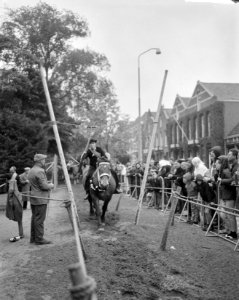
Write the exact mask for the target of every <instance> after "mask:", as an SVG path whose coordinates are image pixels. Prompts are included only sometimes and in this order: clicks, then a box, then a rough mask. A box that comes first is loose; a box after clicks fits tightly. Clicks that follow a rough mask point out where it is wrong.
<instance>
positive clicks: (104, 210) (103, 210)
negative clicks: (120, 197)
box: [101, 200, 109, 223]
mask: <svg viewBox="0 0 239 300" xmlns="http://www.w3.org/2000/svg"><path fill="white" fill-rule="evenodd" d="M108 204H109V200H105V201H104V205H103V207H102V215H101V221H102V223H105V213H106V211H107V207H108Z"/></svg>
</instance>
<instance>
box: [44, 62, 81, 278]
mask: <svg viewBox="0 0 239 300" xmlns="http://www.w3.org/2000/svg"><path fill="white" fill-rule="evenodd" d="M40 74H41V79H42V84H43V88H44V92H45V96H46V100H47V105H48V109H49V114H50V118H51V121H52V123H53V125H52V126H53V131H54V135H55V139H56V144H57V148H58V153H59V156H60V159H61V164H62V169H63V172H64V176H65V180H66V186H67V190H68V194H69V200H70V201H71V202H72V203H73V202H74V203H75V200H74V194H73V191H72V187H71V181H70V177H69V174H68V171H67V166H66V161H65V157H64V153H63V149H62V145H61V140H60V136H59V132H58V128H57V123H56V119H55V114H54V110H53V106H52V102H51V97H50V93H49V90H48V86H47V82H46V76H45V69H44V67H43V63H42V62H40ZM75 207H76V206H75V205H72V204H71V213H72V222H73V226H74V233H75V240H76V245H77V250H78V251H77V254H78V259H79V262H80V264H81V266H82V272H83V274H84V275H85V276H86V267H85V262H84V257H83V253H82V249H81V243H80V238H79V235H80V233H79V228H78V225H77V220H76V214H77V211H75V209H74V208H75Z"/></svg>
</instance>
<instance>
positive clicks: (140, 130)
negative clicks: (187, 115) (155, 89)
mask: <svg viewBox="0 0 239 300" xmlns="http://www.w3.org/2000/svg"><path fill="white" fill-rule="evenodd" d="M152 50H155V51H156V52H155V53H156V54H161V51H160V49H159V48H150V49H148V50H146V51H144V52H142V53H140V54H139V55H138V109H139V124H138V131H139V132H138V134H139V143H138V147H139V149H138V160H139V161H141V162H142V160H143V154H142V126H141V99H140V58H141V56H142V55H143V54H145V53H147V52H149V51H152Z"/></svg>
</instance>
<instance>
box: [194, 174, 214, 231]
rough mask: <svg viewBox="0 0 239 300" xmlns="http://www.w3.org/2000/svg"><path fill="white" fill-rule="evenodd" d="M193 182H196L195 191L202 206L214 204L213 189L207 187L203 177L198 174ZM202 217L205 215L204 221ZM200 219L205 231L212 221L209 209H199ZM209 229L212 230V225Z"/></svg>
mask: <svg viewBox="0 0 239 300" xmlns="http://www.w3.org/2000/svg"><path fill="white" fill-rule="evenodd" d="M195 182H196V191H197V192H198V193H199V194H200V196H201V198H202V204H204V205H207V206H209V205H210V203H212V202H213V203H214V201H215V199H216V195H215V193H214V191H213V189H212V188H211V187H210V186H209V184H208V183H207V182H205V181H204V180H203V176H202V175H201V174H198V175H197V176H196V180H195ZM204 215H205V220H204ZM200 218H201V227H202V230H203V231H206V230H207V229H208V226H209V224H210V223H211V220H212V216H211V212H210V208H208V207H201V213H200ZM210 229H211V230H213V225H212V226H211V228H210Z"/></svg>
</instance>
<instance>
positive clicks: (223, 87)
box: [200, 82, 239, 101]
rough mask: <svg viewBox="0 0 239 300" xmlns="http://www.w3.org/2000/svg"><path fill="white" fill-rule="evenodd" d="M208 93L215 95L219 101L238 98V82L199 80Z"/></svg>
mask: <svg viewBox="0 0 239 300" xmlns="http://www.w3.org/2000/svg"><path fill="white" fill-rule="evenodd" d="M200 84H201V86H202V87H204V88H205V90H207V91H208V92H209V93H210V94H212V95H215V96H216V97H217V98H218V100H219V101H223V100H239V83H210V82H200Z"/></svg>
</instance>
